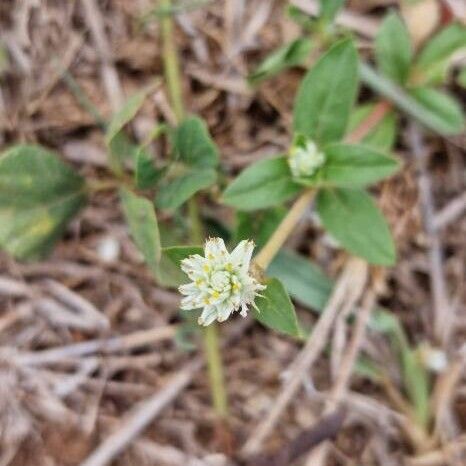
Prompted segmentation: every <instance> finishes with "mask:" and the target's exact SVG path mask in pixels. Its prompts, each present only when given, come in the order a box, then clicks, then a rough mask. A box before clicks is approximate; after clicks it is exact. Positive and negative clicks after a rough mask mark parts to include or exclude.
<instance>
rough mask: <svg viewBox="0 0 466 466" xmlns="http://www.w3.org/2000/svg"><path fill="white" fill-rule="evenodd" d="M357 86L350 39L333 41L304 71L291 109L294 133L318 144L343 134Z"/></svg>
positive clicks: (355, 55)
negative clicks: (331, 45)
mask: <svg viewBox="0 0 466 466" xmlns="http://www.w3.org/2000/svg"><path fill="white" fill-rule="evenodd" d="M357 86H358V55H357V52H356V49H355V47H354V44H353V42H352V41H351V40H344V41H341V42H339V43H337V44H336V45H334V46H333V47H332V48H331V49H330V50H329V51H328V52H327V53H326V54H325V55H323V56H322V57H321V58H320V59H319V60H318V61H317V63H316V64H315V65H314V66H313V67H312V68H311V69H310V70H309V71H308V72H307V74H306V76H305V77H304V79H303V81H302V82H301V85H300V87H299V89H298V93H297V95H296V99H295V104H294V110H293V127H294V131H295V133H299V134H302V135H304V136H306V137H308V138H309V139H313V140H315V141H316V142H318V143H320V144H325V143H329V142H334V141H339V140H340V139H341V138H342V137H343V135H344V134H345V130H346V126H347V124H348V119H349V115H350V112H351V108H352V106H353V103H354V100H355V97H356V92H357Z"/></svg>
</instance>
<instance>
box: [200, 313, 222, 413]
mask: <svg viewBox="0 0 466 466" xmlns="http://www.w3.org/2000/svg"><path fill="white" fill-rule="evenodd" d="M218 330H219V329H218V325H217V324H216V323H215V322H214V323H212V324H210V325H209V326H207V327H205V328H204V332H203V335H204V351H205V355H206V359H207V365H208V368H209V383H210V390H211V392H212V402H213V405H214V409H215V412H216V414H217V416H218V417H219V419H226V418H227V417H228V399H227V393H226V390H225V378H224V375H223V363H222V358H221V356H220V355H221V353H220V345H219V338H218V337H219V332H218Z"/></svg>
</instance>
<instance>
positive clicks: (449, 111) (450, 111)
mask: <svg viewBox="0 0 466 466" xmlns="http://www.w3.org/2000/svg"><path fill="white" fill-rule="evenodd" d="M411 96H412V97H413V98H414V99H415V100H416V102H417V103H418V104H419V105H420V106H421V107H422V108H423V109H424V112H425V114H428V115H430V118H431V120H432V121H433V122H435V126H436V128H437V129H438V130H439V131H440V132H441V133H442V134H459V133H461V132H462V131H464V127H465V120H464V114H463V112H462V110H461V107H460V105H459V103H458V102H457V101H456V100H455V99H454V98H453V97H450V96H449V95H448V94H446V93H444V92H440V91H437V90H436V89H433V88H431V87H418V88H416V89H413V90H411Z"/></svg>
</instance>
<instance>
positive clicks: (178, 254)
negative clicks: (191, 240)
mask: <svg viewBox="0 0 466 466" xmlns="http://www.w3.org/2000/svg"><path fill="white" fill-rule="evenodd" d="M162 253H163V255H165V256H166V257H168V258H169V259H170V260H171V261H172V262H173V263H174V264H175V265H176V266H177V267H180V263H181V261H182V260H183V259H186V258H187V257H189V256H192V255H194V254H199V255H201V256H202V255H204V248H203V247H202V246H170V247H168V248H163V250H162Z"/></svg>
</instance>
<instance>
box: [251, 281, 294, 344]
mask: <svg viewBox="0 0 466 466" xmlns="http://www.w3.org/2000/svg"><path fill="white" fill-rule="evenodd" d="M265 285H266V286H267V288H266V289H265V290H264V291H262V293H261V294H262V297H258V298H257V299H256V306H257V308H258V310H256V309H254V310H253V313H254V318H255V319H257V320H258V321H259V322H260V323H261V324H263V325H265V326H266V327H269V328H271V329H273V330H276V331H278V332H281V333H285V334H286V335H290V336H292V337H295V338H302V335H303V333H302V331H301V328H300V326H299V322H298V318H297V316H296V312H295V309H294V306H293V303H292V302H291V299H290V297H289V296H288V293H287V292H286V290H285V288H284V286H283V285H282V283H281V282H280V280H277V279H276V278H270V279H268V280H267V281H266V282H265Z"/></svg>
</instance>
